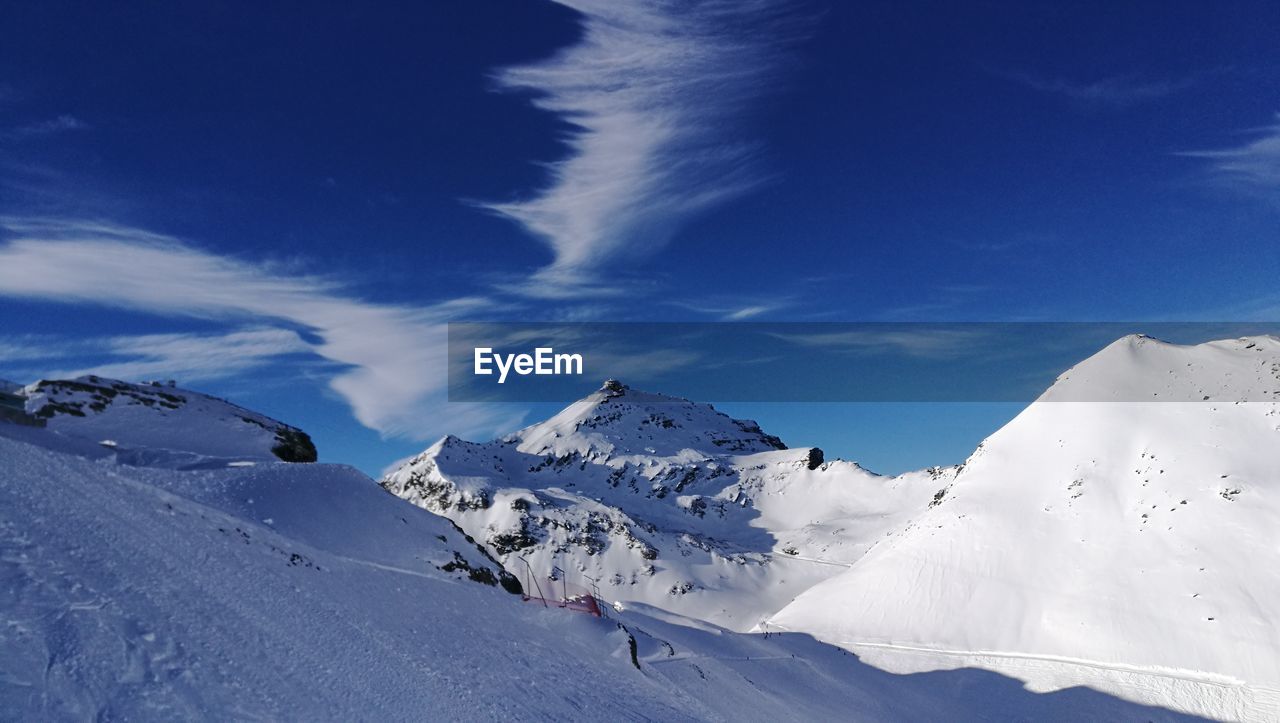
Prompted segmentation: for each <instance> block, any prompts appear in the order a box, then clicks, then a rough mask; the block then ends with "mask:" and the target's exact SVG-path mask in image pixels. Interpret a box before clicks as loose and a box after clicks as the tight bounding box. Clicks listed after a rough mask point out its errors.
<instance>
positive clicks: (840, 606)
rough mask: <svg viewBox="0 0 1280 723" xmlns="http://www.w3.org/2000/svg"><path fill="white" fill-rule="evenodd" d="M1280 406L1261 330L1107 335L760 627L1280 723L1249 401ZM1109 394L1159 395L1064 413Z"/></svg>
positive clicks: (1275, 614)
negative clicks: (1236, 693)
mask: <svg viewBox="0 0 1280 723" xmlns="http://www.w3.org/2000/svg"><path fill="white" fill-rule="evenodd" d="M1278 394H1280V340H1278V339H1276V338H1274V337H1256V338H1247V339H1239V340H1228V341H1220V342H1213V343H1209V344H1202V345H1198V346H1189V347H1185V346H1176V345H1171V344H1166V343H1163V342H1159V341H1156V340H1154V339H1149V338H1146V337H1127V338H1125V339H1121V340H1120V341H1118V342H1116V343H1114V344H1112V345H1111V346H1109V347H1107V348H1106V349H1104V350H1103V351H1101V352H1100V353H1098V354H1097V355H1095V356H1094V357H1092V358H1090V359H1088V360H1086V361H1085V362H1083V363H1081V364H1079V365H1077V366H1076V367H1075V368H1073V369H1072V370H1070V371H1068V372H1067V373H1065V374H1063V375H1062V376H1061V377H1060V379H1059V381H1058V382H1057V383H1056V384H1055V385H1054V386H1053V387H1052V388H1051V389H1049V390H1048V391H1047V392H1046V393H1045V394H1044V395H1043V396H1042V397H1041V398H1040V400H1038V401H1037V403H1035V404H1032V405H1031V406H1030V407H1029V408H1028V409H1026V410H1025V411H1024V412H1023V413H1022V414H1020V415H1019V416H1018V417H1017V418H1016V419H1014V420H1013V421H1011V422H1010V423H1009V424H1008V425H1007V426H1006V427H1004V428H1003V429H1001V430H1000V431H998V432H997V433H995V434H994V435H992V436H991V437H990V438H989V439H987V440H986V441H985V442H984V443H983V444H982V445H981V447H980V448H979V449H978V451H977V452H975V453H974V455H973V456H972V457H971V458H970V459H969V460H968V461H967V462H966V463H965V465H963V467H962V469H961V471H960V472H959V474H958V475H957V476H956V478H955V480H954V482H953V483H952V484H951V485H950V486H949V487H948V489H947V492H946V493H945V495H944V496H943V498H942V500H941V501H940V503H939V504H938V505H936V506H935V507H933V508H931V509H929V510H928V511H927V512H926V513H925V514H923V515H921V516H919V517H917V518H916V519H914V520H912V521H911V522H910V523H909V524H908V525H907V526H906V528H905V529H904V530H903V531H902V532H901V533H900V534H898V535H896V536H895V537H894V538H893V539H892V540H891V541H887V542H886V543H884V544H882V545H880V546H878V547H877V548H876V549H874V550H872V551H871V552H870V553H869V554H867V555H866V556H864V557H863V558H861V559H860V560H859V561H858V562H857V563H856V564H855V565H854V566H853V567H852V568H850V569H849V570H847V571H845V572H843V573H842V574H840V575H839V576H837V577H834V578H832V579H830V580H828V581H826V582H824V583H822V584H820V585H817V586H815V587H814V588H813V589H811V590H809V591H807V592H805V593H804V594H803V595H801V596H799V598H798V599H797V600H796V601H795V602H794V603H792V604H791V605H789V606H787V607H786V608H785V609H783V610H782V611H780V612H779V613H778V614H776V615H775V616H773V618H772V619H771V620H770V623H769V628H770V629H774V630H800V631H806V632H811V633H813V634H815V635H816V636H818V637H819V638H821V639H823V640H827V641H831V642H835V643H838V644H841V645H844V646H847V647H850V648H851V649H855V650H864V651H865V650H868V648H867V647H866V646H868V645H877V646H895V647H898V648H904V649H924V650H926V651H928V650H934V651H950V652H951V653H957V652H961V653H965V652H967V653H972V654H974V655H969V656H968V657H962V658H961V659H959V660H960V663H959V664H990V663H992V661H993V660H994V659H995V658H999V657H1005V658H1008V659H1013V658H1016V657H1018V656H1032V657H1035V658H1038V659H1041V660H1046V659H1071V660H1075V661H1079V662H1082V663H1084V664H1088V665H1102V666H1122V667H1125V668H1133V669H1139V670H1147V671H1157V672H1162V673H1165V674H1169V675H1173V676H1178V677H1183V678H1188V679H1194V680H1209V681H1215V682H1217V683H1219V684H1221V685H1223V686H1226V687H1232V686H1235V687H1239V686H1240V685H1242V684H1243V685H1247V686H1248V687H1251V688H1253V689H1255V692H1256V695H1257V696H1258V697H1260V698H1262V699H1264V700H1261V701H1252V703H1251V696H1252V695H1253V694H1249V695H1244V696H1243V697H1242V698H1240V700H1236V701H1235V702H1233V703H1230V705H1235V706H1238V707H1236V708H1228V709H1218V710H1217V711H1215V714H1216V715H1224V716H1226V717H1247V716H1251V715H1261V717H1263V718H1266V717H1269V716H1270V715H1277V716H1280V710H1277V709H1275V708H1272V707H1266V708H1265V710H1267V711H1270V712H1267V713H1264V714H1259V713H1258V711H1259V710H1264V708H1262V707H1261V706H1272V705H1274V704H1275V703H1276V701H1277V700H1280V696H1278V695H1277V694H1276V692H1275V689H1280V565H1277V564H1276V563H1277V561H1278V559H1280V404H1277V403H1275V402H1270V401H1256V400H1267V399H1273V398H1277V396H1276V395H1278ZM1106 398H1115V399H1143V400H1146V399H1152V400H1160V399H1168V400H1170V401H1116V402H1096V401H1095V402H1083V401H1073V400H1081V399H1094V400H1096V399H1106ZM1188 400H1194V401H1188ZM980 657H983V658H985V660H983V661H979V660H978V658H980ZM934 662H936V659H935V661H934ZM935 667H936V666H935ZM994 667H997V668H1000V665H999V664H998V662H997V664H995V665H994ZM1005 669H1008V668H1007V667H1006V668H1005ZM1254 703H1256V706H1254V705H1253V704H1254ZM1251 706H1252V707H1251Z"/></svg>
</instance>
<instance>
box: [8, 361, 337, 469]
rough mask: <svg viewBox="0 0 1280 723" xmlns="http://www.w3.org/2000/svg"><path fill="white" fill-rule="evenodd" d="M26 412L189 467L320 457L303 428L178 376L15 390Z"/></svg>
mask: <svg viewBox="0 0 1280 723" xmlns="http://www.w3.org/2000/svg"><path fill="white" fill-rule="evenodd" d="M14 391H15V392H16V393H17V394H18V395H20V396H23V397H25V398H26V409H27V413H28V414H30V415H31V416H33V417H36V418H37V419H43V420H46V423H47V426H48V428H49V429H50V430H53V431H55V432H57V433H58V434H59V435H61V436H62V437H65V438H68V439H73V440H80V441H83V442H86V443H92V444H101V445H103V446H104V447H107V448H110V449H111V450H112V452H113V455H114V456H115V457H116V458H117V459H118V460H120V461H122V462H126V463H130V464H138V465H146V466H161V465H164V466H170V467H175V468H177V467H183V468H196V467H225V466H227V465H229V464H248V463H256V462H265V461H276V460H284V461H286V462H314V461H316V448H315V445H314V444H312V442H311V438H310V437H309V436H308V435H307V434H306V433H305V432H303V431H302V430H300V429H297V428H296V427H291V426H289V425H287V424H285V423H283V422H279V421H276V420H274V419H272V418H270V417H267V416H265V415H262V414H259V413H257V412H253V411H250V410H248V409H245V408H243V407H239V406H236V405H234V404H232V403H230V402H228V401H225V400H223V399H218V398H217V397H211V396H208V395H206V394H201V393H199V392H193V391H190V390H187V389H180V388H177V387H175V386H173V385H172V383H160V382H152V383H148V384H131V383H129V382H122V381H119V380H117V379H107V378H104V377H98V376H83V377H78V378H76V379H65V380H42V381H38V382H36V383H34V384H30V385H28V386H26V387H23V388H21V389H16V390H14Z"/></svg>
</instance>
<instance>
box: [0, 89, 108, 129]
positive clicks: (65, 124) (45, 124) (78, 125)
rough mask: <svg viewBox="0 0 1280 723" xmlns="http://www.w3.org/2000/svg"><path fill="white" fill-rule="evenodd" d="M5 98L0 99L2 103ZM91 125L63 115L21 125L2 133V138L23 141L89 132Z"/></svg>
mask: <svg viewBox="0 0 1280 723" xmlns="http://www.w3.org/2000/svg"><path fill="white" fill-rule="evenodd" d="M2 102H3V97H0V103H2ZM88 128H89V124H88V123H85V122H84V121H82V120H80V119H79V118H76V117H75V116H73V115H67V114H63V115H60V116H56V117H53V118H48V119H45V120H41V121H35V122H33V123H27V124H26V125H20V126H17V127H15V128H10V129H8V130H3V131H0V138H9V139H23V138H38V137H41V136H51V135H57V134H59V133H67V132H69V131H81V130H87V129H88Z"/></svg>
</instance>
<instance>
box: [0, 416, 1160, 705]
mask: <svg viewBox="0 0 1280 723" xmlns="http://www.w3.org/2000/svg"><path fill="white" fill-rule="evenodd" d="M39 435H44V437H45V438H44V439H42V440H41V442H42V443H41V444H33V443H32V442H31V440H30V439H25V440H24V439H23V437H24V436H27V437H29V436H39ZM63 442H64V440H62V439H59V437H58V436H56V433H55V432H49V431H46V430H27V429H20V428H16V427H10V426H7V425H6V426H0V650H2V651H3V653H4V654H3V655H0V710H3V711H4V717H6V718H9V717H12V718H16V719H40V720H83V719H98V720H102V719H134V720H175V719H205V718H216V719H236V720H279V719H289V720H356V719H359V720H367V719H377V720H421V719H423V718H436V719H455V720H495V719H512V718H518V719H529V718H554V719H558V720H587V719H591V720H598V719H601V718H606V719H620V720H654V719H657V720H727V719H759V718H769V719H774V720H812V719H836V718H839V719H855V720H886V721H889V720H921V719H941V718H946V719H949V720H986V719H990V718H992V717H1009V716H1014V717H1032V718H1036V719H1044V720H1054V719H1058V720H1069V719H1078V718H1079V717H1080V716H1086V717H1089V716H1093V717H1105V718H1116V717H1119V718H1141V719H1143V720H1148V719H1149V720H1181V719H1182V718H1181V717H1180V716H1178V715H1176V714H1173V713H1170V712H1169V711H1165V710H1161V709H1156V708H1149V707H1144V706H1138V705H1134V704H1132V703H1127V702H1124V701H1120V700H1118V699H1116V698H1114V697H1111V696H1107V695H1104V694H1101V693H1097V692H1095V691H1090V690H1084V689H1076V690H1066V691H1059V692H1056V693H1050V694H1038V693H1032V692H1029V691H1026V690H1024V689H1022V687H1021V685H1020V684H1019V683H1018V682H1017V681H1014V680H1012V679H1010V678H1006V677H1003V676H1000V675H997V674H994V673H989V672H986V671H977V670H962V671H952V672H947V673H929V674H919V675H895V674H892V673H887V672H884V671H881V670H878V669H876V668H873V667H871V666H868V665H865V664H863V663H861V662H859V661H858V659H857V658H856V657H855V656H852V655H850V654H848V653H845V652H843V651H840V650H838V649H836V648H832V647H830V646H827V645H825V644H822V643H819V642H817V641H815V640H813V639H812V638H810V637H808V636H806V635H794V636H791V635H788V636H771V637H769V638H765V637H764V636H760V635H739V634H734V633H730V632H728V631H725V630H722V629H719V628H715V627H714V626H709V625H707V624H699V623H694V622H692V621H674V620H664V619H661V618H660V617H655V616H654V615H649V614H646V611H643V610H629V611H627V612H625V613H622V614H621V615H620V616H618V615H616V616H615V618H614V619H607V620H599V619H596V618H592V617H589V616H585V615H581V614H576V613H568V612H564V611H560V610H555V609H544V608H542V607H540V606H535V605H531V604H527V603H522V602H521V601H520V598H519V597H518V596H514V595H511V594H508V593H507V592H505V591H504V590H502V589H501V587H499V586H496V585H488V584H484V583H479V582H476V581H473V580H472V579H471V577H472V576H471V575H470V574H469V573H468V572H466V571H464V570H458V569H454V570H453V571H451V572H450V571H446V570H444V569H442V568H444V567H445V566H446V565H448V563H449V562H453V561H457V560H458V559H459V558H461V559H464V560H466V561H467V562H468V564H469V565H471V566H473V569H474V568H481V567H483V566H485V565H486V564H490V561H488V560H487V558H485V557H484V555H483V554H481V553H480V552H479V551H478V550H477V549H476V548H475V547H474V546H471V545H470V543H468V542H467V541H466V540H465V539H464V538H463V537H462V536H461V535H460V534H459V533H458V532H457V531H456V529H455V528H454V527H453V526H452V525H451V524H450V523H449V522H448V521H446V520H444V519H442V518H439V517H436V516H434V515H432V514H430V513H428V512H424V511H422V510H419V509H416V508H414V507H413V506H411V505H408V504H405V503H404V502H402V501H400V500H398V499H396V498H395V497H393V496H391V495H388V494H386V493H385V492H383V491H382V490H380V489H379V488H378V487H377V486H376V485H375V484H374V482H373V481H372V480H370V479H368V478H366V477H364V476H363V475H360V474H359V473H358V472H355V471H354V470H352V469H350V468H346V467H340V466H331V465H288V464H284V463H275V464H269V465H266V464H264V465H259V466H256V467H252V468H231V469H219V470H172V469H156V468H145V467H138V466H130V465H122V464H119V463H116V462H114V461H112V460H110V459H97V460H94V459H89V458H86V457H83V456H80V455H78V454H76V453H75V447H74V445H72V446H71V447H65V446H64V445H63ZM651 612H653V613H654V614H655V615H658V616H662V617H663V618H665V617H668V616H666V614H663V613H661V612H660V611H651ZM691 625H696V627H694V626H691ZM633 640H634V641H635V662H634V663H633V661H632V654H631V650H632V641H633Z"/></svg>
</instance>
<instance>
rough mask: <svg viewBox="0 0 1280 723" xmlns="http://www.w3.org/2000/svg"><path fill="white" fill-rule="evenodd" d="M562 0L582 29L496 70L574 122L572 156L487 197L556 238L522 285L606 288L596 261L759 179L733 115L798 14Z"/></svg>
mask: <svg viewBox="0 0 1280 723" xmlns="http://www.w3.org/2000/svg"><path fill="white" fill-rule="evenodd" d="M557 2H560V3H561V4H563V5H566V6H568V7H570V8H573V9H574V10H577V11H578V12H579V13H581V15H582V17H581V23H582V30H583V36H582V39H581V41H580V42H579V43H577V44H575V45H573V46H572V47H570V48H568V49H566V50H564V51H562V52H560V53H559V54H557V55H556V56H554V57H552V58H550V59H549V60H546V61H543V62H538V63H533V64H529V65H522V66H518V67H513V68H509V69H507V70H504V71H502V72H501V73H500V74H499V75H498V76H497V81H498V83H499V86H500V87H501V88H504V89H510V90H524V91H531V92H532V93H533V96H534V98H533V103H534V104H535V105H536V106H537V107H539V108H542V109H545V110H548V111H550V112H552V113H555V114H557V115H559V116H560V117H561V118H562V119H564V120H565V121H566V122H568V123H570V124H572V126H573V129H574V130H573V131H572V132H571V133H570V135H569V137H568V139H567V142H568V146H569V156H568V157H567V158H566V159H565V160H562V161H559V162H556V163H553V164H551V165H550V170H551V182H550V185H549V186H548V187H547V188H545V189H543V190H542V191H541V192H540V193H538V194H537V195H536V196H534V197H532V198H529V199H525V200H519V201H515V202H510V203H492V204H485V206H486V207H488V208H489V209H491V210H493V211H495V212H497V213H499V214H501V215H503V216H506V217H508V218H510V219H513V220H514V221H516V222H518V223H519V224H521V225H522V226H524V227H525V228H526V229H527V230H529V231H530V232H531V233H533V234H534V235H536V236H537V237H539V238H541V239H543V240H545V241H546V243H547V244H548V246H549V247H550V248H551V251H552V252H553V254H554V261H553V262H552V264H551V265H550V266H548V267H547V268H545V269H543V270H542V271H541V272H540V273H539V274H538V275H537V276H536V277H535V278H534V279H533V280H532V281H531V282H530V283H528V284H525V285H523V286H522V287H521V288H520V289H519V290H520V291H522V292H523V293H526V294H530V295H540V296H565V295H572V294H574V293H596V292H598V291H599V289H600V288H601V283H600V279H599V274H598V272H599V271H600V269H601V267H602V266H604V265H605V264H607V263H609V262H611V261H614V260H617V259H626V258H635V257H638V256H642V255H644V254H647V253H651V252H653V251H655V250H656V249H658V248H659V247H660V246H662V245H663V244H664V243H666V242H667V241H668V240H669V239H670V236H671V234H672V233H673V232H674V231H675V229H676V228H677V227H678V226H679V225H680V224H681V223H682V222H684V221H685V220H687V219H688V218H689V217H690V216H692V215H693V214H695V213H697V212H698V211H701V210H703V209H706V208H708V207H710V206H713V205H715V204H717V203H719V202H721V201H724V200H725V199H728V198H731V197H733V196H736V195H739V194H741V193H743V192H745V191H747V190H748V189H751V188H753V187H754V186H756V185H757V184H759V183H760V181H761V180H762V179H761V176H760V174H759V173H758V172H757V171H756V169H755V167H754V163H753V160H754V158H755V155H756V148H755V146H754V145H753V144H751V143H749V142H745V141H743V140H741V139H740V138H739V137H738V133H737V132H736V131H737V126H738V124H737V123H736V122H735V118H736V117H737V116H738V115H739V114H740V113H741V112H742V111H743V109H744V108H745V107H746V104H747V102H748V101H750V100H751V99H753V98H754V97H756V96H758V95H759V94H760V93H761V92H762V91H763V90H765V89H766V88H767V87H768V86H769V85H770V81H771V78H772V76H773V73H774V70H775V69H776V68H777V67H778V64H779V62H780V60H781V59H782V57H783V48H784V47H785V46H786V44H787V43H789V42H791V41H792V40H793V39H794V38H795V37H796V36H797V35H798V29H799V28H800V26H801V23H799V22H797V20H796V18H795V16H794V14H793V13H792V12H791V10H792V9H791V8H790V7H789V5H790V3H789V2H787V1H786V0H705V1H703V2H692V3H691V2H676V1H675V0H648V1H641V2H617V1H616V0H557Z"/></svg>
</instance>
